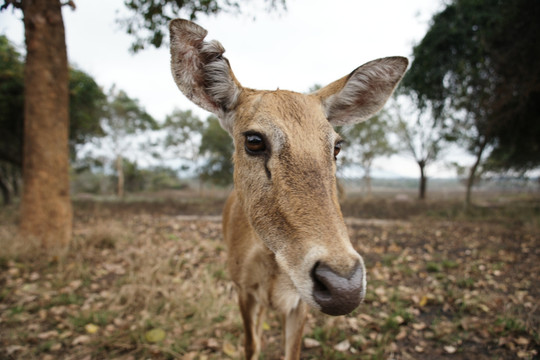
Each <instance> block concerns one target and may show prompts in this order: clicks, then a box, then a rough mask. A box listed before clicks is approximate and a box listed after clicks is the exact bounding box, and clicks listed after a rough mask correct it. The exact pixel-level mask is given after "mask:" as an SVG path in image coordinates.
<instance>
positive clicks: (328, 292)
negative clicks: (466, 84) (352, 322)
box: [311, 262, 365, 316]
mask: <svg viewBox="0 0 540 360" xmlns="http://www.w3.org/2000/svg"><path fill="white" fill-rule="evenodd" d="M364 276H365V274H364V267H363V266H362V265H361V264H360V263H357V264H356V266H355V267H354V268H353V270H352V271H351V273H350V274H349V275H348V276H346V277H344V276H342V275H340V274H338V273H337V272H335V271H334V270H333V269H332V268H331V267H330V266H328V265H326V264H325V263H323V262H317V263H316V264H315V266H314V267H313V269H312V272H311V277H312V279H313V284H314V285H313V298H314V300H315V302H317V304H318V305H319V306H320V307H321V309H320V310H321V311H322V312H323V313H325V314H328V315H334V316H337V315H345V314H348V313H350V312H351V311H353V310H354V309H355V308H356V307H357V306H358V305H360V302H361V301H362V300H363V298H364V293H365V288H364V287H365V279H364Z"/></svg>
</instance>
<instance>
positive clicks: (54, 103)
mask: <svg viewBox="0 0 540 360" xmlns="http://www.w3.org/2000/svg"><path fill="white" fill-rule="evenodd" d="M22 10H23V14H24V29H25V37H26V49H27V54H26V66H25V72H24V86H25V94H24V95H25V96H24V98H25V102H24V150H23V194H22V199H21V221H20V231H21V234H22V235H23V236H27V237H34V238H37V239H39V240H40V241H41V244H42V245H43V247H45V248H48V247H57V246H65V245H67V244H68V243H69V241H70V240H71V232H72V209H71V201H70V195H69V162H68V129H69V112H68V106H69V95H68V62H67V54H66V42H65V35H64V23H63V20H62V12H61V5H60V1H58V0H33V1H22Z"/></svg>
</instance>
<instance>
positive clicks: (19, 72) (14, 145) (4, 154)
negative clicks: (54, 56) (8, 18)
mask: <svg viewBox="0 0 540 360" xmlns="http://www.w3.org/2000/svg"><path fill="white" fill-rule="evenodd" d="M23 77H24V65H23V60H22V56H21V54H20V53H19V52H18V51H17V49H16V48H15V46H14V45H13V44H12V43H11V42H10V41H9V40H8V38H7V37H5V36H4V35H0V161H3V162H7V163H10V164H14V165H16V166H21V161H22V160H21V157H22V136H23V113H24V109H23V106H24V97H23V90H24V82H23Z"/></svg>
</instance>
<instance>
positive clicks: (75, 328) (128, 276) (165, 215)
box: [0, 200, 540, 360]
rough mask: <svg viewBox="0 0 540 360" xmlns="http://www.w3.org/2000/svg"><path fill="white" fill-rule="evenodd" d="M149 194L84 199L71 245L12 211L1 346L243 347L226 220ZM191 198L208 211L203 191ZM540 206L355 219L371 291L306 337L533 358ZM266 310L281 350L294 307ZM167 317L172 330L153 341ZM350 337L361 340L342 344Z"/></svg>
mask: <svg viewBox="0 0 540 360" xmlns="http://www.w3.org/2000/svg"><path fill="white" fill-rule="evenodd" d="M385 201H386V200H385ZM147 202H148V201H147V200H145V204H144V206H142V205H140V204H139V203H137V202H136V201H131V202H129V203H128V204H127V205H118V204H114V203H113V204H112V205H111V204H109V202H102V203H100V204H99V206H97V205H96V206H93V205H91V204H90V203H84V204H83V206H82V207H78V206H77V205H76V208H75V212H76V214H78V216H77V217H76V218H75V228H74V234H75V236H74V239H73V241H72V243H71V246H70V248H69V249H68V250H67V251H66V252H65V254H63V256H56V254H54V253H43V251H42V250H41V249H40V248H39V246H35V244H32V243H30V245H29V244H27V243H25V242H24V241H22V240H21V239H17V237H16V235H15V229H14V226H13V225H12V223H11V221H13V220H14V216H15V215H13V214H12V213H10V214H7V215H6V214H2V213H1V211H0V249H6V251H5V252H2V253H1V254H0V285H1V290H0V322H1V323H2V326H1V327H0V357H2V358H4V357H6V358H15V359H38V358H44V357H50V358H59V359H62V358H68V357H71V358H84V357H87V356H90V357H92V358H115V357H119V358H126V357H129V356H131V357H133V358H152V359H183V358H186V359H209V360H212V359H227V358H233V359H238V358H241V355H240V354H241V353H242V342H243V329H242V322H241V319H240V314H239V310H238V308H237V304H236V293H235V290H234V286H233V285H232V284H231V282H230V280H229V278H228V274H227V271H226V269H225V258H226V249H225V247H224V246H223V243H222V241H221V235H220V231H221V230H220V224H219V222H215V221H207V220H197V221H181V220H178V218H177V216H176V215H174V214H170V211H171V209H178V208H180V207H178V208H175V207H172V206H171V205H170V203H168V202H163V203H161V204H160V206H163V208H162V211H160V210H159V206H158V205H155V204H154V205H150V206H149V207H148V208H149V211H148V212H146V211H145V209H146V205H148V204H147ZM191 202H192V203H193V204H196V205H194V206H195V209H196V211H199V206H202V205H201V204H203V203H204V202H202V201H201V202H197V201H191ZM511 204H513V203H511ZM527 204H528V203H527ZM109 205H110V207H109ZM360 206H361V205H360ZM385 206H387V208H388V209H390V206H389V204H386V205H385ZM422 206H423V207H426V205H422ZM429 206H433V207H442V206H443V205H441V204H435V205H429ZM527 206H529V205H527ZM186 209H187V208H186ZM441 209H442V208H441ZM405 210H406V211H409V210H410V209H405ZM428 210H429V209H428ZM432 210H433V209H432ZM186 211H187V210H186ZM213 211H214V210H205V211H202V213H212V212H213ZM392 211H394V212H392V214H397V212H395V211H397V210H395V209H394V210H392ZM452 211H453V210H452ZM449 212H450V211H447V212H446V214H448V213H449ZM413 213H414V212H413ZM508 213H512V214H513V215H512V216H511V217H509V218H505V217H502V218H500V219H499V220H498V222H494V221H493V219H494V217H496V216H503V215H500V214H508ZM407 216H409V215H407ZM444 216H447V215H444ZM504 216H506V215H504ZM534 216H536V215H534V212H531V211H530V209H529V208H527V210H525V212H524V213H521V214H520V213H519V211H517V210H510V209H506V210H505V209H497V210H496V211H495V210H485V211H484V210H482V212H481V213H480V212H479V213H478V214H477V215H475V217H474V218H473V220H472V221H470V220H467V219H465V218H464V217H463V218H460V217H459V216H457V217H455V218H453V221H451V222H450V221H447V219H444V220H443V221H441V220H442V218H440V217H439V218H437V217H436V216H433V217H432V218H430V219H429V220H427V221H426V220H425V219H423V218H419V217H417V215H414V216H411V217H408V219H409V220H408V221H407V222H395V223H392V222H389V223H381V224H378V225H352V226H350V227H349V232H350V236H351V240H352V242H353V245H354V246H355V248H356V249H358V250H359V252H360V253H362V254H363V255H364V259H365V261H366V266H367V271H368V290H367V294H366V300H365V303H364V304H362V305H361V306H360V308H359V309H357V310H355V311H354V312H353V313H352V314H350V315H348V316H345V317H328V316H325V315H321V314H319V313H317V312H315V311H312V312H310V315H309V317H308V320H307V323H306V328H305V337H307V338H312V339H315V340H317V341H319V343H320V345H319V346H318V347H314V348H310V349H303V352H302V359H329V360H332V359H388V358H396V359H406V358H446V357H449V358H450V357H451V358H453V359H468V358H472V357H474V358H478V359H490V358H501V359H506V358H516V357H517V358H531V359H532V358H534V357H535V356H537V355H538V351H539V350H540V348H539V347H540V340H539V335H538V329H539V328H540V313H539V310H538V307H536V306H535V305H536V299H537V298H538V296H539V295H540V294H539V293H538V289H537V287H535V286H534V284H536V283H537V281H538V274H539V273H540V268H539V265H538V264H537V259H538V256H539V255H540V253H538V250H537V249H539V248H540V246H539V245H540V243H539V238H538V233H539V232H538V228H537V227H535V226H536V225H534V224H535V220H534V219H535V218H534ZM401 218H402V219H403V218H405V215H404V214H403V216H402V217H401ZM6 219H8V220H6ZM434 219H435V220H434ZM516 219H518V220H519V221H516ZM15 240H18V241H15ZM15 243H16V246H14V247H10V246H9V244H15ZM89 324H91V325H95V326H96V331H95V332H89V330H88V329H89V327H88V325H89ZM266 324H267V326H265V330H264V340H265V341H264V342H265V345H264V350H263V352H264V354H263V355H262V357H261V358H263V359H275V358H279V357H280V356H282V339H281V328H280V326H281V321H280V319H279V318H278V317H277V316H276V315H275V314H273V313H272V312H269V314H268V318H267V320H266ZM90 329H91V328H90ZM154 329H161V330H163V331H164V332H165V338H164V339H162V340H160V341H158V342H151V341H149V340H148V338H147V336H146V334H147V332H148V331H152V330H154ZM343 341H348V342H349V344H350V347H349V348H348V349H346V350H343V349H341V350H339V347H338V349H336V346H337V345H338V344H340V343H342V342H343ZM445 346H446V350H445ZM19 347H20V348H19ZM454 348H455V352H453V353H452V354H450V353H449V352H448V351H452V350H453V349H454ZM8 349H9V351H10V353H9V355H8ZM487 349H489V350H487Z"/></svg>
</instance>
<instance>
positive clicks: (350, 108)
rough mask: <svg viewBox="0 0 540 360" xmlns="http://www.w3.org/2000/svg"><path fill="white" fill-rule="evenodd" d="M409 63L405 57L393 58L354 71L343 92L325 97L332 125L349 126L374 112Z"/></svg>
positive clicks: (392, 89) (324, 102)
mask: <svg viewBox="0 0 540 360" xmlns="http://www.w3.org/2000/svg"><path fill="white" fill-rule="evenodd" d="M407 64H408V61H407V59H405V58H401V57H391V58H383V59H378V60H374V61H371V62H369V63H366V64H364V65H362V66H360V67H359V68H357V69H356V70H354V71H353V72H352V73H351V74H350V75H349V77H348V78H347V81H346V83H345V85H344V86H343V88H342V89H341V90H340V91H338V92H336V93H334V94H332V95H330V96H328V97H327V98H326V99H323V106H324V108H325V110H326V115H327V118H328V120H329V121H330V122H331V123H332V124H333V125H346V124H353V123H358V122H360V121H363V120H367V119H368V118H370V117H371V116H373V115H375V114H376V113H377V112H378V111H379V110H380V109H381V108H382V107H383V106H384V104H385V103H386V101H387V100H388V98H389V97H390V96H391V95H392V93H393V91H394V89H395V88H396V86H397V84H398V83H399V81H400V80H401V78H402V77H403V75H404V73H405V70H406V69H407Z"/></svg>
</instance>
